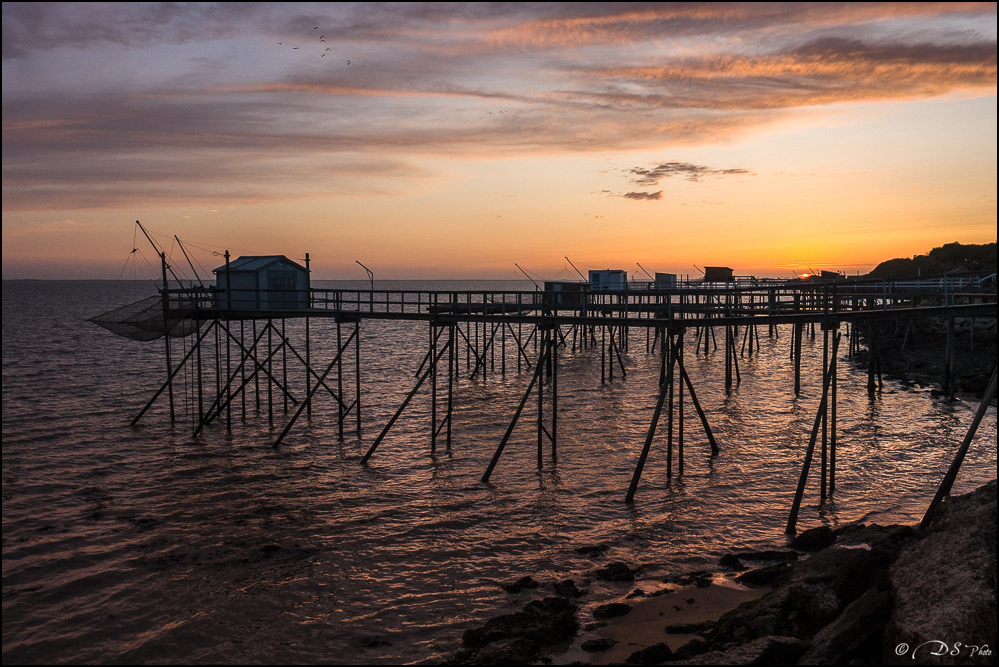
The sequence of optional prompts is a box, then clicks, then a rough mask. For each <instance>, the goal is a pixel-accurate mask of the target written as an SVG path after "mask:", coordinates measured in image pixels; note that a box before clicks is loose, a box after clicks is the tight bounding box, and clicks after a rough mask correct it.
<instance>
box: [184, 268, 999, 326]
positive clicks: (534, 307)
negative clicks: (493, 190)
mask: <svg viewBox="0 0 999 667" xmlns="http://www.w3.org/2000/svg"><path fill="white" fill-rule="evenodd" d="M166 297H167V299H166V302H167V306H168V308H169V309H170V310H172V311H182V312H187V313H189V314H190V317H192V318H195V319H204V318H210V317H217V316H219V315H223V316H225V315H226V314H228V315H229V316H232V317H250V318H253V317H257V318H260V317H270V316H273V315H274V314H275V313H277V312H280V313H282V315H281V316H282V317H332V316H352V317H365V316H367V317H376V318H401V319H421V320H426V319H433V318H435V317H441V316H451V317H460V318H477V317H483V316H489V317H497V316H498V317H503V316H518V317H560V316H563V317H577V318H578V317H586V318H603V317H625V318H629V319H631V320H634V319H639V320H640V319H643V318H652V319H667V320H675V319H697V320H699V319H703V318H717V317H726V318H731V317H743V316H753V315H756V316H759V315H764V316H769V317H775V316H784V315H792V314H807V313H813V314H814V313H819V312H821V313H824V314H829V315H834V314H837V313H843V312H848V311H872V310H880V311H887V310H896V309H911V308H915V307H920V306H922V307H927V306H951V305H956V304H958V303H964V304H968V303H994V302H995V301H996V280H995V274H994V273H992V274H964V275H956V276H955V275H950V276H928V277H926V278H915V279H907V280H898V281H884V280H881V281H871V280H857V281H824V282H823V281H808V280H801V281H797V280H794V281H784V282H779V283H778V282H774V281H767V282H760V283H756V284H753V283H747V282H741V283H730V284H722V283H711V284H704V283H701V284H694V283H687V284H683V285H678V286H676V287H670V288H656V287H655V285H649V286H646V288H644V289H631V288H628V289H622V290H591V289H588V286H587V285H586V284H585V283H581V284H580V289H579V290H578V291H564V290H563V291H559V290H549V291H541V290H536V291H516V290H399V289H374V290H370V289H357V288H352V289H342V288H312V289H309V290H297V291H288V290H281V291H279V290H251V289H238V290H236V289H234V290H232V291H227V290H225V289H219V288H216V287H201V286H197V287H187V288H171V289H169V290H168V291H167V294H166Z"/></svg>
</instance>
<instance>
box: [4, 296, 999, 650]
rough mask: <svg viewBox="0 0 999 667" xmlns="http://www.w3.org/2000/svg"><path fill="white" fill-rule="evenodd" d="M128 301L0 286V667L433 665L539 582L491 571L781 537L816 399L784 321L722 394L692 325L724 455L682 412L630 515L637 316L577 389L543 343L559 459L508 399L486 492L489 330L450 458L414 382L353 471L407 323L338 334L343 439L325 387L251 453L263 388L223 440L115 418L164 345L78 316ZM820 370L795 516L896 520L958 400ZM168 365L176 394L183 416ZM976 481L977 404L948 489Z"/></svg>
mask: <svg viewBox="0 0 999 667" xmlns="http://www.w3.org/2000/svg"><path fill="white" fill-rule="evenodd" d="M383 285H384V286H385V287H394V288H411V289H417V288H430V287H437V288H443V289H454V288H456V287H458V286H460V287H466V288H468V289H501V288H504V287H506V288H516V289H524V285H523V284H520V283H516V284H500V283H454V282H440V283H415V282H414V283H392V284H389V283H384V284H383ZM353 286H354V287H357V286H359V284H358V283H353ZM377 286H379V285H376V287H377ZM152 294H155V287H154V286H153V285H151V284H150V283H132V282H123V283H112V282H32V281H5V282H4V283H3V662H4V664H8V663H14V662H19V663H20V662H32V663H35V662H39V663H40V662H106V663H144V662H226V663H243V662H323V663H352V662H363V663H392V662H400V661H401V662H420V661H433V660H439V659H441V658H442V657H444V656H446V655H447V654H449V653H450V652H452V651H454V650H455V649H457V648H458V647H459V644H460V638H461V633H462V632H463V631H464V630H465V629H466V628H468V627H471V626H473V625H475V624H477V623H481V622H482V621H483V620H484V619H486V618H488V617H490V616H492V615H496V614H499V613H505V612H509V611H511V610H513V609H517V608H520V607H521V606H523V604H524V603H525V602H526V601H527V600H528V599H529V596H532V595H533V596H543V595H545V590H544V586H542V589H540V590H537V591H533V592H525V593H520V594H517V595H510V594H508V593H506V592H504V591H503V590H502V589H501V588H499V587H498V586H497V585H496V582H497V581H502V582H506V581H510V580H513V579H516V578H519V577H521V576H524V575H528V574H529V575H532V576H533V577H534V578H535V579H538V580H539V581H542V582H543V583H544V582H551V581H553V580H556V579H558V580H561V579H566V578H573V579H575V580H576V581H577V582H578V581H580V580H582V579H584V578H586V576H587V573H589V572H591V571H592V570H593V569H594V568H595V567H597V566H599V565H602V564H604V563H606V562H607V561H609V560H621V561H625V562H627V563H629V564H631V565H637V564H640V563H641V564H647V565H649V566H650V567H648V568H646V569H645V570H644V571H643V573H642V575H640V577H639V580H638V581H636V582H635V583H634V584H631V585H628V584H603V583H600V582H595V583H594V584H593V585H592V586H591V587H590V593H589V595H587V596H586V597H584V598H582V608H581V612H580V617H581V618H586V617H589V613H590V610H591V609H592V607H594V606H596V605H597V604H602V603H604V602H607V601H610V600H612V599H617V598H619V597H620V596H623V595H624V594H626V593H627V592H628V591H630V590H631V589H633V588H635V587H638V588H644V589H645V590H652V589H654V588H655V587H656V585H657V582H659V581H661V579H662V578H663V577H664V576H666V575H668V574H672V573H679V572H683V571H687V570H691V569H701V568H705V567H714V564H715V563H716V562H717V559H718V558H719V557H720V556H721V555H722V554H723V553H726V552H728V551H730V550H745V549H757V548H773V547H781V546H783V545H784V544H785V540H784V536H783V528H784V524H785V522H786V520H787V512H788V508H789V506H790V502H791V499H792V496H793V493H794V487H795V484H796V482H797V478H798V473H799V471H800V465H801V460H802V457H803V455H804V450H805V446H806V444H807V442H808V434H809V429H810V428H811V424H812V420H813V419H814V415H815V410H816V408H817V405H818V400H819V393H820V390H821V388H820V386H819V381H820V367H821V349H822V342H821V336H819V337H817V338H816V339H815V341H814V342H813V341H811V340H810V339H809V338H808V337H807V336H806V338H805V362H804V370H803V378H804V379H803V390H802V393H801V396H800V397H798V398H797V399H796V398H795V397H794V395H793V391H792V389H793V387H792V379H793V378H792V372H793V370H792V368H791V365H790V364H789V363H788V361H787V356H788V343H789V336H788V335H787V334H788V332H787V331H786V330H781V331H780V332H779V333H780V337H779V338H778V339H771V338H768V337H764V338H762V339H761V350H760V353H759V355H757V356H755V357H754V358H753V359H752V360H750V359H749V358H743V359H741V360H740V370H741V372H742V382H741V384H740V385H739V386H738V387H737V388H735V389H734V390H733V391H732V393H731V394H730V395H728V396H726V394H725V392H724V385H723V382H724V356H723V355H722V354H721V350H719V352H717V353H713V354H712V355H710V356H709V357H708V358H707V359H705V358H704V357H703V356H695V354H694V350H693V340H690V339H691V338H692V337H691V336H688V348H687V351H686V353H685V354H686V363H687V366H688V369H689V371H690V375H691V377H692V379H693V382H694V384H695V387H696V389H697V392H698V398H700V400H701V401H702V403H703V405H704V406H705V408H706V410H707V413H708V418H709V420H710V422H711V426H712V428H713V430H714V433H715V436H716V438H717V440H718V442H719V445H720V446H721V454H720V455H719V456H718V457H716V458H709V457H708V456H707V454H708V451H709V450H708V445H707V443H706V440H705V438H704V435H703V432H702V430H701V427H700V424H699V422H698V420H697V417H696V414H695V413H694V411H693V409H692V408H691V406H690V405H689V403H688V405H687V412H686V424H685V430H686V442H685V445H686V452H687V455H686V469H685V475H684V476H683V477H682V478H681V479H679V480H674V481H673V483H672V485H670V484H668V483H667V479H666V476H665V462H664V442H663V439H660V440H657V442H656V446H655V447H654V449H653V454H652V456H651V457H650V460H649V463H648V464H647V466H646V469H645V475H644V477H643V480H642V486H641V487H640V489H639V492H638V496H637V502H636V503H635V504H634V505H627V504H625V503H624V502H623V501H624V494H625V491H626V490H627V487H628V483H629V481H630V478H631V474H632V472H633V470H634V466H635V462H636V459H637V456H638V452H639V450H640V448H641V446H642V443H643V441H644V437H645V431H646V429H647V428H648V424H649V420H650V418H651V414H652V410H653V408H654V405H655V398H656V391H657V388H656V382H657V378H658V357H657V356H654V355H651V354H648V353H647V352H646V351H645V334H644V332H635V333H633V334H632V336H633V338H632V342H631V352H630V353H629V354H628V355H627V356H626V358H625V363H626V368H627V371H628V375H627V379H623V380H622V379H621V377H620V374H616V375H615V379H614V382H613V383H608V384H604V385H601V383H600V352H599V348H594V349H587V350H583V351H581V352H580V351H577V352H576V353H572V352H570V351H566V352H564V353H563V354H562V356H561V359H560V361H561V364H562V366H561V372H560V376H559V383H560V384H559V388H560V404H559V409H560V414H559V461H558V465H557V466H552V465H551V464H550V463H547V464H546V465H547V468H546V469H545V470H544V471H543V472H540V473H539V472H538V471H537V468H536V435H535V431H534V430H533V420H534V414H535V413H534V410H535V407H534V406H535V405H536V403H533V402H531V403H529V404H528V408H527V410H526V411H525V414H524V417H523V418H522V421H521V423H520V425H519V426H518V428H517V431H516V432H515V434H514V438H513V440H512V441H511V443H510V445H509V446H508V447H507V450H506V452H505V453H504V456H503V458H502V460H501V461H500V463H499V465H498V467H497V469H496V472H495V473H494V474H493V477H492V480H491V484H482V483H480V482H479V478H480V477H481V475H482V473H483V471H484V470H485V468H486V465H487V464H488V462H489V459H490V457H491V456H492V453H493V451H494V450H495V448H496V445H497V444H498V443H499V441H500V439H501V438H502V435H503V432H504V431H505V429H506V427H507V425H508V423H509V420H510V418H511V417H512V415H513V413H514V410H515V409H516V405H517V403H518V401H519V400H520V397H521V395H522V394H523V391H524V388H525V387H526V385H527V383H528V381H529V380H530V375H529V374H528V373H527V372H526V370H525V372H524V373H522V374H520V375H518V374H517V373H516V372H515V362H514V361H513V359H514V357H513V353H512V347H508V362H507V363H508V370H509V367H514V371H513V372H508V373H507V374H506V376H505V377H504V376H502V375H501V374H500V373H499V372H496V373H491V374H490V375H489V376H488V379H487V380H486V381H484V382H483V381H480V380H471V381H470V380H468V379H467V374H465V377H464V378H463V379H461V380H460V382H459V383H458V385H457V388H456V392H455V413H454V430H453V433H454V437H453V442H452V450H451V454H450V455H447V454H446V453H445V452H444V451H443V450H442V449H438V456H437V457H436V458H435V457H431V456H430V453H429V434H428V428H429V401H428V399H427V397H426V392H425V391H422V390H421V393H420V394H418V395H417V397H416V398H415V399H414V401H413V403H412V404H411V406H410V408H409V409H408V410H407V411H406V412H405V413H404V414H403V416H402V417H401V418H400V420H399V421H398V422H397V423H396V425H395V427H394V428H393V430H392V431H391V433H390V434H389V436H388V437H387V438H386V439H385V441H384V442H383V443H382V445H381V447H380V448H379V450H378V452H377V453H376V454H375V455H374V457H373V458H372V459H371V461H370V462H369V464H368V465H367V466H362V465H361V464H360V463H359V460H360V458H361V456H362V455H363V454H364V452H365V451H366V450H367V448H368V447H369V446H370V444H371V443H372V441H373V440H374V438H375V437H376V436H377V434H378V432H379V431H380V430H381V428H382V427H383V426H384V425H385V424H386V423H387V421H388V420H389V418H390V417H391V415H392V413H393V412H394V411H395V409H396V408H397V407H398V406H399V405H400V403H401V402H402V399H403V398H404V396H405V394H406V392H408V391H409V389H410V388H411V387H412V386H413V382H414V372H415V370H416V368H417V366H418V365H419V363H420V360H421V359H422V356H423V354H424V353H425V349H426V341H427V328H426V325H425V324H420V323H405V322H364V323H363V324H362V340H361V355H362V369H361V375H362V378H363V387H362V391H363V395H362V403H363V411H364V413H363V417H364V423H363V431H362V434H361V436H360V438H358V437H357V435H356V433H355V432H354V431H353V429H352V428H351V429H350V430H349V431H348V433H347V434H346V437H345V439H344V440H342V441H341V440H338V438H337V429H336V419H335V408H334V406H333V405H332V404H331V399H330V398H329V397H328V396H327V397H326V399H322V398H317V400H316V407H315V410H314V413H313V418H312V421H311V423H308V422H306V420H304V419H303V420H301V421H300V422H299V423H298V424H297V425H296V426H295V428H294V429H293V430H292V431H291V434H290V435H289V437H288V439H287V440H286V441H285V444H284V445H283V446H282V447H281V448H280V449H279V450H277V451H275V450H274V449H272V448H271V446H270V445H271V443H272V442H273V441H274V438H275V437H276V435H277V434H278V433H280V430H281V429H282V428H283V426H284V424H285V421H286V419H287V417H286V415H285V413H284V407H283V402H281V401H280V400H278V399H276V400H275V406H276V417H275V422H274V425H273V426H271V425H269V424H268V420H267V416H266V408H265V411H264V413H263V414H262V415H257V414H256V413H255V411H254V408H255V404H254V401H253V394H252V393H251V394H250V399H251V400H250V401H249V414H248V417H247V420H246V422H243V421H242V420H241V419H239V416H238V415H234V421H233V430H232V433H227V432H226V429H225V428H224V426H219V425H213V426H212V427H210V428H208V429H207V430H206V431H205V432H204V433H203V434H202V435H201V436H199V438H198V439H197V440H195V439H194V438H192V430H193V429H192V427H191V425H190V422H189V421H187V420H186V418H185V419H184V420H182V421H179V422H178V423H177V425H175V426H171V425H170V423H169V419H168V415H167V413H166V411H165V406H166V403H165V402H162V401H161V402H160V403H158V404H157V405H156V406H155V407H154V408H153V410H151V411H150V412H149V413H148V414H147V415H146V416H145V417H144V419H143V421H142V422H141V423H140V425H139V426H138V427H135V428H132V427H130V426H129V422H130V420H131V419H132V417H133V416H134V415H135V414H136V413H137V412H138V410H139V409H140V408H141V407H142V406H143V405H144V404H145V402H146V400H148V398H149V397H150V396H151V395H152V392H154V391H155V389H156V388H157V387H158V386H159V385H160V383H161V382H162V381H163V374H164V372H163V362H162V352H163V343H162V340H160V341H154V342H152V343H136V342H132V341H129V340H126V339H123V338H119V337H116V336H114V335H113V334H111V333H109V332H107V331H105V330H103V329H100V328H98V327H97V326H95V325H93V324H90V323H88V322H86V321H85V319H86V318H88V317H91V316H93V315H96V314H98V313H100V312H103V311H106V310H109V309H111V308H113V307H116V306H119V305H123V304H125V303H128V302H130V301H134V300H137V299H139V298H141V297H144V296H149V295H152ZM295 326H298V325H297V324H292V323H289V325H288V327H289V333H292V335H295V334H294V332H293V329H294V327H295ZM761 333H762V334H766V331H761ZM332 340H334V338H332V336H331V329H330V325H329V324H328V323H324V322H318V323H315V324H314V326H313V329H312V341H313V343H312V349H313V354H314V355H315V357H316V359H317V361H318V362H323V361H324V360H325V361H326V362H327V363H328V360H329V359H330V358H331V354H332V353H331V351H330V348H331V347H332V346H333V343H332V342H331V341H332ZM183 345H184V343H182V342H178V343H177V348H176V349H177V350H182V349H183ZM508 345H510V346H512V343H508ZM844 348H845V340H844ZM531 352H532V353H533V350H532V351H531ZM844 352H845V350H844ZM941 354H942V352H941ZM497 363H498V361H497ZM317 365H322V366H325V363H317ZM497 368H498V366H497ZM840 369H841V371H840V385H839V420H840V430H839V440H840V448H839V460H838V467H839V471H838V477H837V482H838V487H837V490H836V494H835V499H834V502H830V503H827V504H826V505H825V506H824V507H820V506H819V504H818V493H817V482H816V475H815V471H816V468H815V467H813V475H812V477H811V478H810V480H809V488H808V491H807V492H806V496H805V503H804V506H803V507H802V512H801V517H800V520H799V526H800V527H810V526H814V525H818V524H820V523H826V524H829V525H832V526H835V525H838V524H842V523H846V522H849V521H855V520H858V519H863V520H865V521H867V522H872V521H873V522H877V523H892V522H910V523H911V522H915V521H918V519H919V518H920V517H921V515H922V512H923V511H924V510H925V507H926V504H927V503H928V502H929V500H930V498H931V497H932V494H933V492H934V490H935V488H936V485H937V484H938V483H939V481H940V479H941V477H942V475H943V473H944V471H945V470H946V467H947V465H948V464H949V462H950V460H951V458H952V457H953V454H954V451H955V449H956V447H957V445H958V444H959V443H960V441H961V438H962V437H963V436H964V433H965V431H966V429H967V427H968V425H969V424H970V422H971V418H972V416H973V411H974V409H975V407H976V406H975V405H974V404H973V403H971V404H969V403H965V402H958V403H955V404H948V403H946V402H944V401H942V400H939V399H935V398H931V397H930V395H929V392H928V390H912V389H906V388H903V387H901V386H898V385H895V384H893V383H886V385H885V389H884V391H883V392H881V393H879V394H878V396H877V397H876V399H875V400H874V401H873V402H872V401H869V400H868V396H867V392H866V389H865V386H866V375H865V373H864V372H863V371H858V370H855V369H853V368H852V366H851V365H850V363H849V362H848V361H847V360H846V359H845V356H844V357H843V360H842V362H841V365H840ZM185 381H187V382H188V383H189V381H190V376H186V377H182V378H179V379H178V383H179V385H180V386H179V388H178V411H179V412H180V413H181V414H182V415H183V414H187V415H189V414H190V412H191V410H192V408H193V405H194V404H193V402H192V398H193V396H192V394H191V392H190V391H187V392H186V393H185V391H184V389H183V387H184V386H189V384H187V385H185V384H184V383H185ZM301 384H304V378H303V379H302V380H300V381H299V384H298V385H297V386H296V385H294V384H293V385H292V391H293V392H296V393H298V394H301ZM317 397H318V395H317ZM348 425H349V426H351V427H352V425H353V424H352V422H348ZM995 476H996V412H995V409H994V408H991V409H990V410H989V413H988V415H987V417H986V419H985V421H984V422H983V423H982V426H981V428H980V430H979V435H978V437H977V439H976V441H975V443H974V445H973V447H972V449H971V453H970V455H969V457H968V459H967V460H966V462H965V464H964V467H963V469H962V471H961V475H960V477H959V479H958V483H957V487H956V489H955V493H963V492H965V491H968V490H970V489H972V488H974V487H976V486H978V485H980V484H982V483H984V482H986V481H988V480H990V479H993V478H995ZM596 543H606V544H607V545H609V550H608V551H607V552H606V553H605V554H604V556H602V557H600V558H596V559H594V558H589V557H586V556H581V555H579V554H577V553H576V551H575V548H576V547H578V546H582V545H590V544H596ZM265 547H266V548H265ZM275 547H280V548H275Z"/></svg>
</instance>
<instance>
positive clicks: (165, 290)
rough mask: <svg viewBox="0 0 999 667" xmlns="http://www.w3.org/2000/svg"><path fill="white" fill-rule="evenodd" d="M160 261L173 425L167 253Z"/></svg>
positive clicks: (164, 335)
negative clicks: (161, 265) (161, 264)
mask: <svg viewBox="0 0 999 667" xmlns="http://www.w3.org/2000/svg"><path fill="white" fill-rule="evenodd" d="M143 231H145V230H143ZM160 261H161V262H162V263H163V341H164V345H165V346H166V371H167V396H168V398H169V401H170V423H171V424H173V423H174V421H175V419H176V416H175V414H174V407H173V363H172V362H171V360H170V315H169V311H170V294H169V292H168V288H169V283H168V282H167V263H166V253H165V252H160Z"/></svg>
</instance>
